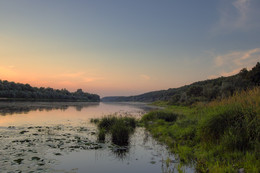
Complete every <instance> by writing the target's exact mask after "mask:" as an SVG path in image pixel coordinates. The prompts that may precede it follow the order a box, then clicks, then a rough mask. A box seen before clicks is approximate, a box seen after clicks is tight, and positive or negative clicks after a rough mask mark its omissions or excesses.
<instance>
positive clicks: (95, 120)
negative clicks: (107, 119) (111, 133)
mask: <svg viewBox="0 0 260 173" xmlns="http://www.w3.org/2000/svg"><path fill="white" fill-rule="evenodd" d="M90 122H91V123H94V124H97V123H99V119H98V118H91V119H90Z"/></svg>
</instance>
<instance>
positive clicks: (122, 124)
mask: <svg viewBox="0 0 260 173" xmlns="http://www.w3.org/2000/svg"><path fill="white" fill-rule="evenodd" d="M90 121H91V122H92V123H95V124H97V126H98V129H99V132H98V140H99V141H105V138H106V134H111V140H112V142H113V143H114V144H116V145H119V146H124V145H128V143H129V137H130V135H131V133H132V132H133V131H134V129H135V127H136V125H137V120H136V119H135V118H133V117H128V116H125V117H118V116H114V115H110V116H105V117H103V118H101V119H91V120H90Z"/></svg>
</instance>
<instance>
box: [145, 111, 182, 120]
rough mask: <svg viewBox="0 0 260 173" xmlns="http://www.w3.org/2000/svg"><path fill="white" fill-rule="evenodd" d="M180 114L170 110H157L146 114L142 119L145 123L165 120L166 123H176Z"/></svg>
mask: <svg viewBox="0 0 260 173" xmlns="http://www.w3.org/2000/svg"><path fill="white" fill-rule="evenodd" d="M177 117H178V114H176V113H174V112H172V111H168V110H156V111H152V112H149V113H147V114H145V115H144V116H143V117H142V121H143V122H148V121H154V120H158V119H160V120H164V121H166V122H174V121H176V120H177Z"/></svg>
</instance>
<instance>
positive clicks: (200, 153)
mask: <svg viewBox="0 0 260 173" xmlns="http://www.w3.org/2000/svg"><path fill="white" fill-rule="evenodd" d="M141 122H142V123H143V124H144V125H145V127H146V128H147V129H148V130H149V131H150V132H151V133H152V135H153V136H154V137H155V138H157V139H158V140H160V141H162V142H164V143H166V144H167V145H168V146H169V148H170V149H171V151H172V152H174V153H177V154H178V155H179V157H180V160H181V161H182V162H183V163H187V162H190V161H196V163H197V164H196V169H197V170H198V172H238V170H240V171H244V172H260V162H259V160H260V156H259V153H260V142H259V141H260V88H259V87H258V88H255V89H253V90H250V91H247V92H241V93H236V94H234V96H232V97H230V98H227V99H223V100H221V101H214V102H211V103H208V104H200V103H197V104H196V105H193V106H191V107H180V106H168V107H165V109H164V110H159V111H153V112H150V113H148V114H146V115H144V116H143V118H142V120H141Z"/></svg>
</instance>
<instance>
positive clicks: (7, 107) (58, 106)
mask: <svg viewBox="0 0 260 173" xmlns="http://www.w3.org/2000/svg"><path fill="white" fill-rule="evenodd" d="M99 104H100V103H98V102H91V103H89V102H88V103H86V102H85V103H84V102H0V115H3V116H5V115H12V114H27V113H29V112H30V111H52V110H62V111H65V110H67V109H68V108H69V107H74V108H75V109H76V110H77V111H79V112H80V111H81V110H82V109H83V108H88V107H97V106H99Z"/></svg>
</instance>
